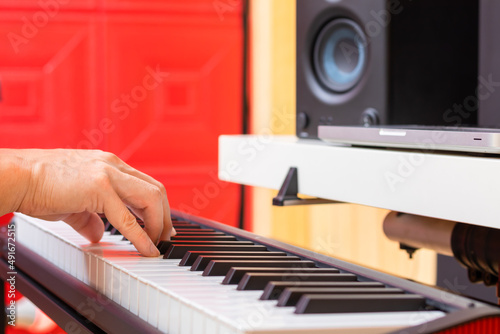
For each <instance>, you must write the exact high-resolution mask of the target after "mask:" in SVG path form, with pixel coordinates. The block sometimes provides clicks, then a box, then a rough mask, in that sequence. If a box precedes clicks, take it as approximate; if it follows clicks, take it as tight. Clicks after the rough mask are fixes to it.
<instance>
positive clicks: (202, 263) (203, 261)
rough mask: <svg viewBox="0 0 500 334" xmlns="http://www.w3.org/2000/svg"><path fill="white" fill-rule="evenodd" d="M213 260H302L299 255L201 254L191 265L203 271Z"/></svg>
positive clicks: (193, 268)
mask: <svg viewBox="0 0 500 334" xmlns="http://www.w3.org/2000/svg"><path fill="white" fill-rule="evenodd" d="M212 260H232V261H240V260H241V261H300V258H299V257H297V256H243V255H200V256H198V258H197V259H196V261H195V262H194V263H193V265H192V266H191V271H203V270H205V268H206V267H207V266H208V263H209V262H210V261H212Z"/></svg>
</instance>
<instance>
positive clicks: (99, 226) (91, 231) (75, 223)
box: [64, 211, 104, 242]
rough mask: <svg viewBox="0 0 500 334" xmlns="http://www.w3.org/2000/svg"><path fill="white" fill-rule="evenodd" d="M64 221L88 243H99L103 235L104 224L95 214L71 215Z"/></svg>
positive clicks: (81, 213)
mask: <svg viewBox="0 0 500 334" xmlns="http://www.w3.org/2000/svg"><path fill="white" fill-rule="evenodd" d="M64 221H65V222H66V223H67V224H68V225H70V226H71V227H73V229H74V230H75V231H77V232H78V233H80V234H81V235H82V236H83V237H85V238H86V239H87V240H88V241H90V242H99V240H101V238H102V235H103V234H104V224H103V222H102V220H101V218H99V216H98V215H97V214H96V213H91V212H87V211H84V212H80V213H73V214H71V215H69V216H68V217H66V218H65V219H64Z"/></svg>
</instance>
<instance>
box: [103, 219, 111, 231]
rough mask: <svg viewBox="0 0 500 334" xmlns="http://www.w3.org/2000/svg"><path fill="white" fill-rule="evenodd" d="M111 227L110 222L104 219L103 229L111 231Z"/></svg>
mask: <svg viewBox="0 0 500 334" xmlns="http://www.w3.org/2000/svg"><path fill="white" fill-rule="evenodd" d="M112 228H113V225H111V223H110V222H109V221H108V220H107V219H106V221H105V222H104V231H108V232H109V231H111V229H112Z"/></svg>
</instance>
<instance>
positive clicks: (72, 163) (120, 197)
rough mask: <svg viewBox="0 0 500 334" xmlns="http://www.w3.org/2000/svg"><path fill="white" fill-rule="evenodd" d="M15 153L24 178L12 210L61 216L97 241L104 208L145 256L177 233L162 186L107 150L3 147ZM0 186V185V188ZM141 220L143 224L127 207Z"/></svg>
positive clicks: (155, 252)
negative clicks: (137, 220) (25, 183)
mask: <svg viewBox="0 0 500 334" xmlns="http://www.w3.org/2000/svg"><path fill="white" fill-rule="evenodd" d="M5 151H7V152H9V153H10V154H14V155H15V156H16V158H17V161H18V163H19V162H20V163H21V164H22V169H23V170H27V171H28V173H27V175H29V176H28V179H29V180H28V183H27V185H25V186H24V187H23V188H22V189H23V191H22V194H21V198H19V199H17V201H15V203H17V204H18V207H16V208H15V210H14V211H18V212H22V213H24V214H27V215H30V216H33V217H37V218H41V219H45V220H64V221H65V222H66V223H68V224H69V225H71V226H72V227H73V228H74V229H75V230H76V231H77V232H78V233H80V234H81V235H83V236H84V237H85V238H87V239H88V240H89V241H91V242H98V241H99V240H100V239H101V238H102V235H103V232H104V224H103V222H102V220H101V219H100V218H99V216H98V213H103V214H105V215H106V217H107V218H108V220H109V222H110V223H111V224H112V225H113V226H114V227H116V228H117V229H118V230H119V231H120V232H121V234H122V235H123V236H124V237H126V238H127V239H128V240H130V241H131V242H132V244H134V246H135V247H136V248H137V250H138V251H139V252H140V253H142V254H143V255H146V256H158V255H159V252H158V250H157V248H156V246H155V245H156V244H157V243H158V241H159V240H168V239H170V235H171V234H173V235H175V230H174V229H173V228H172V221H171V218H170V208H169V205H168V199H167V194H166V191H165V187H164V186H163V185H162V184H161V183H160V182H158V181H156V180H155V179H153V178H152V177H150V176H148V175H146V174H144V173H141V172H139V171H137V170H135V169H134V168H132V167H130V166H129V165H127V164H126V163H124V162H123V161H122V160H120V159H119V158H118V157H116V156H115V155H113V154H111V153H107V152H102V151H95V150H65V149H56V150H2V151H1V152H0V157H2V154H3V153H5ZM0 190H1V189H0ZM127 207H128V208H129V209H130V210H131V211H132V212H133V213H134V214H135V215H137V217H139V218H141V219H142V220H143V221H144V224H145V228H144V230H143V229H142V228H141V227H140V226H139V225H138V224H137V222H136V218H135V217H134V215H133V214H132V213H131V212H130V211H129V209H128V208H127Z"/></svg>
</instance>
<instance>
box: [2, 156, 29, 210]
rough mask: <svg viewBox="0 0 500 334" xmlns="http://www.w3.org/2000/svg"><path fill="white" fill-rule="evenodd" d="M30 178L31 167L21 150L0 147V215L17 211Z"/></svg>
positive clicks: (26, 190)
mask: <svg viewBox="0 0 500 334" xmlns="http://www.w3.org/2000/svg"><path fill="white" fill-rule="evenodd" d="M30 180H31V168H30V167H29V163H28V162H27V160H26V159H25V158H24V156H23V154H22V150H15V149H0V215H4V214H7V213H10V212H15V211H18V209H19V207H20V206H21V203H22V202H23V200H24V199H25V197H26V194H27V192H28V189H29V184H30Z"/></svg>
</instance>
